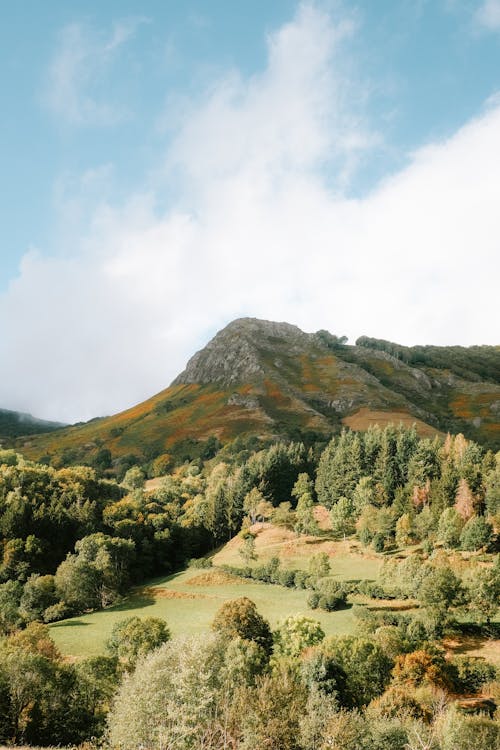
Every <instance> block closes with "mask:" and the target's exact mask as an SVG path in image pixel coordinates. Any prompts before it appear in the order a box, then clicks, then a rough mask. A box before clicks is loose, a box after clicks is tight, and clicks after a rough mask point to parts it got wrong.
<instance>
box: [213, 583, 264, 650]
mask: <svg viewBox="0 0 500 750" xmlns="http://www.w3.org/2000/svg"><path fill="white" fill-rule="evenodd" d="M212 630H214V631H215V632H216V633H219V634H220V635H222V636H224V637H225V638H228V639H232V638H236V637H239V638H243V639H244V640H247V641H255V643H257V644H258V645H259V646H261V647H262V648H263V649H264V651H265V653H266V654H268V655H269V654H270V653H271V649H272V643H273V638H272V634H271V628H270V627H269V623H268V622H267V620H265V619H264V618H263V617H262V615H260V614H259V613H258V612H257V607H256V606H255V604H254V602H252V601H251V600H250V599H247V597H246V596H243V597H241V598H240V599H232V600H230V601H227V602H224V604H223V605H222V606H221V607H220V609H219V610H218V611H217V613H216V615H215V618H214V620H213V622H212Z"/></svg>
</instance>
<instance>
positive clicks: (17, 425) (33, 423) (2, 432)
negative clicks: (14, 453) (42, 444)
mask: <svg viewBox="0 0 500 750" xmlns="http://www.w3.org/2000/svg"><path fill="white" fill-rule="evenodd" d="M63 426H64V425H62V424H61V423H60V422H47V421H45V420H43V419H37V418H36V417H32V416H31V414H23V413H21V412H18V411H10V410H9V409H0V441H1V440H2V439H9V438H17V437H20V436H21V435H37V434H39V433H41V432H51V431H52V430H59V429H60V428H61V427H63Z"/></svg>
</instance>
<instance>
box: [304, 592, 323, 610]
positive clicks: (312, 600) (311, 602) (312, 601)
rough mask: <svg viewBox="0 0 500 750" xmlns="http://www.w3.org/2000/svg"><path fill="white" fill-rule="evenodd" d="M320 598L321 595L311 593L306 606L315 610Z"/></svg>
mask: <svg viewBox="0 0 500 750" xmlns="http://www.w3.org/2000/svg"><path fill="white" fill-rule="evenodd" d="M320 598H321V595H320V594H319V592H318V591H311V593H310V594H309V596H308V597H307V604H308V606H309V607H310V608H311V609H317V608H318V605H319V600H320Z"/></svg>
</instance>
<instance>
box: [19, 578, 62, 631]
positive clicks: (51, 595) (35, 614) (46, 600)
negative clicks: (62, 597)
mask: <svg viewBox="0 0 500 750" xmlns="http://www.w3.org/2000/svg"><path fill="white" fill-rule="evenodd" d="M56 602H57V596H56V591H55V582H54V576H51V575H46V576H41V575H39V574H38V573H34V574H33V575H31V576H30V577H29V578H28V580H27V581H26V583H25V584H24V588H23V595H22V597H21V601H20V602H19V613H20V615H21V616H22V618H23V619H24V620H25V621H26V622H30V621H31V620H43V619H44V612H45V610H46V609H47V608H48V607H51V606H52V605H54V604H56Z"/></svg>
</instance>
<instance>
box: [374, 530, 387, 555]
mask: <svg viewBox="0 0 500 750" xmlns="http://www.w3.org/2000/svg"><path fill="white" fill-rule="evenodd" d="M372 547H373V549H374V550H375V552H383V551H384V547H385V537H384V535H383V534H381V533H380V532H378V533H377V534H375V536H374V537H373V539H372Z"/></svg>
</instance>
